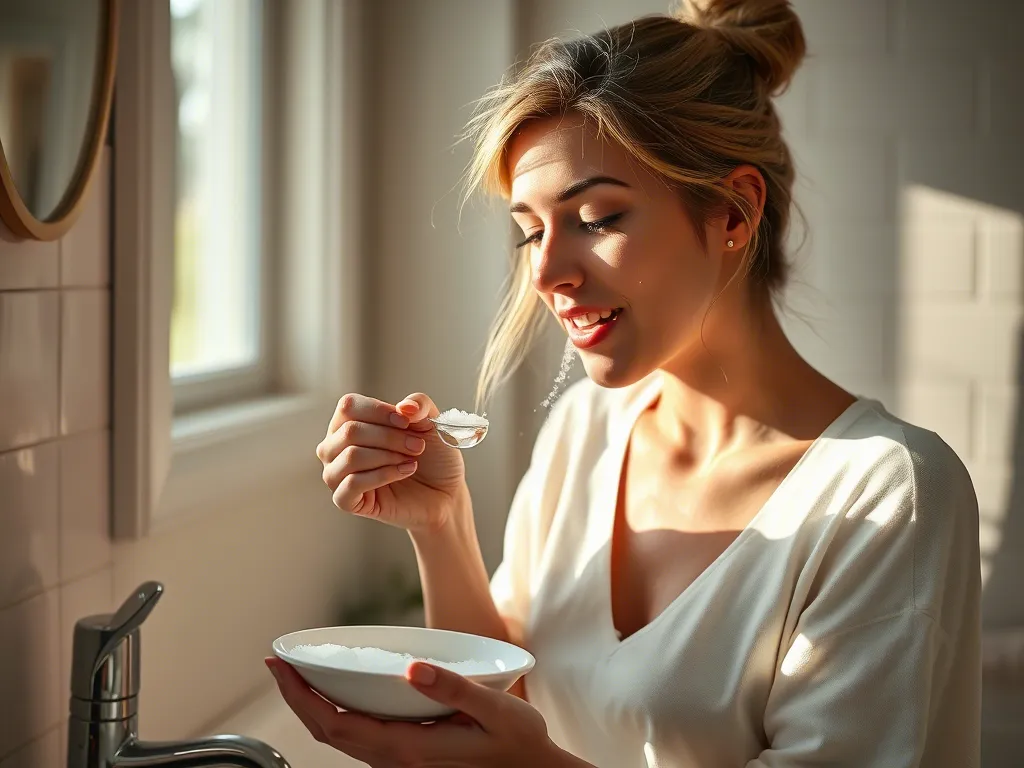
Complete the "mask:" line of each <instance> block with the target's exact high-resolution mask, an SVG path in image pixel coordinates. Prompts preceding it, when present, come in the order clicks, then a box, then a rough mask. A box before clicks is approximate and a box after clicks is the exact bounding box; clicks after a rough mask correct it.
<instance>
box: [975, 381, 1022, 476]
mask: <svg viewBox="0 0 1024 768" xmlns="http://www.w3.org/2000/svg"><path fill="white" fill-rule="evenodd" d="M1019 407H1020V393H1019V392H1018V391H1017V389H1016V388H1015V387H1009V386H1000V385H989V386H986V387H983V388H982V389H981V392H980V393H979V396H978V400H977V403H976V416H975V428H976V434H977V440H976V443H977V446H978V456H979V458H980V459H983V460H989V461H1009V460H1010V459H1012V458H1013V451H1014V447H1015V446H1014V442H1015V440H1016V438H1017V433H1018V431H1019V430H1021V429H1022V428H1024V427H1022V426H1021V424H1020V420H1021V418H1022V417H1024V414H1022V413H1020V412H1019V410H1018V409H1019Z"/></svg>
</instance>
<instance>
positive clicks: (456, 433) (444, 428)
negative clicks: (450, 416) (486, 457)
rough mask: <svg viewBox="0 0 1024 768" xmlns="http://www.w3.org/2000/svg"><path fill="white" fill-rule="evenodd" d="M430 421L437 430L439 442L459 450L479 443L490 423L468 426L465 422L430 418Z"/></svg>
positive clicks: (485, 434)
mask: <svg viewBox="0 0 1024 768" xmlns="http://www.w3.org/2000/svg"><path fill="white" fill-rule="evenodd" d="M431 421H432V422H433V423H434V429H436V430H437V436H438V437H440V438H441V442H442V443H444V444H445V445H449V446H451V447H452V448H458V449H460V450H465V449H466V448H473V447H474V446H477V445H480V443H482V442H483V441H484V438H485V437H487V430H488V428H489V427H490V424H479V425H472V426H469V425H466V424H446V423H445V422H443V421H439V420H438V419H431Z"/></svg>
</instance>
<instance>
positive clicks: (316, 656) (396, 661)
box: [291, 643, 505, 675]
mask: <svg viewBox="0 0 1024 768" xmlns="http://www.w3.org/2000/svg"><path fill="white" fill-rule="evenodd" d="M291 655H292V656H294V657H295V659H296V660H297V661H300V662H301V661H305V662H309V663H312V664H326V665H327V666H330V667H335V668H337V669H347V670H352V671H355V672H377V673H380V674H385V675H404V674H405V671H406V670H407V669H408V668H409V665H410V664H412V663H413V662H414V661H425V662H426V663H428V664H433V665H434V666H436V667H441V668H443V669H448V670H451V671H452V672H455V673H456V674H459V675H488V674H494V673H496V672H504V671H505V664H504V663H503V662H502V661H501V660H500V659H499V660H497V661H494V662H490V661H477V660H476V659H466V660H465V661H440V660H438V659H431V658H424V657H421V656H413V655H411V654H408V653H395V652H394V651H385V650H383V649H382V648H370V647H363V646H359V647H352V648H350V647H348V646H345V645H335V644H334V643H324V644H321V645H297V646H295V647H294V648H292V650H291Z"/></svg>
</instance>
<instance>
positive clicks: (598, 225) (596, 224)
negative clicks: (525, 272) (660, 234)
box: [516, 213, 625, 250]
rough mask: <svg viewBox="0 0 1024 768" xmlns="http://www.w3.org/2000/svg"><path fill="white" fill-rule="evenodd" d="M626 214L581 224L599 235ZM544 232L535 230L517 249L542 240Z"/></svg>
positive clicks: (616, 214)
mask: <svg viewBox="0 0 1024 768" xmlns="http://www.w3.org/2000/svg"><path fill="white" fill-rule="evenodd" d="M624 215H625V214H622V213H613V214H612V215H611V216H605V217H604V218H603V219H597V220H596V221H582V222H580V226H581V227H582V228H583V229H585V230H586V231H587V232H589V233H590V234H592V235H598V234H601V233H602V232H604V231H605V230H606V229H607V228H608V227H610V226H611V225H612V224H614V223H615V222H616V221H618V220H619V219H621V218H622V217H623V216H624ZM543 234H544V231H543V230H540V231H538V232H534V233H533V234H532V235H530V236H529V237H528V238H526V239H525V240H523V242H521V243H519V244H518V245H516V250H519V249H520V248H524V247H526V246H527V245H530V244H532V243H538V242H540V238H541V236H542V235H543Z"/></svg>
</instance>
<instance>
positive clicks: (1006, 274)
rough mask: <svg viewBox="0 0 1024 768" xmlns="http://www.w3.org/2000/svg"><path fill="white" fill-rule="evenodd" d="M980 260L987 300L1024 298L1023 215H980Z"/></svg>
mask: <svg viewBox="0 0 1024 768" xmlns="http://www.w3.org/2000/svg"><path fill="white" fill-rule="evenodd" d="M978 258H979V260H980V268H979V274H980V277H981V290H982V293H983V295H984V296H985V297H986V298H987V299H989V300H991V301H1016V302H1019V301H1020V300H1021V299H1024V213H1021V214H1012V213H1006V214H1001V215H983V216H980V217H979V221H978Z"/></svg>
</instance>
